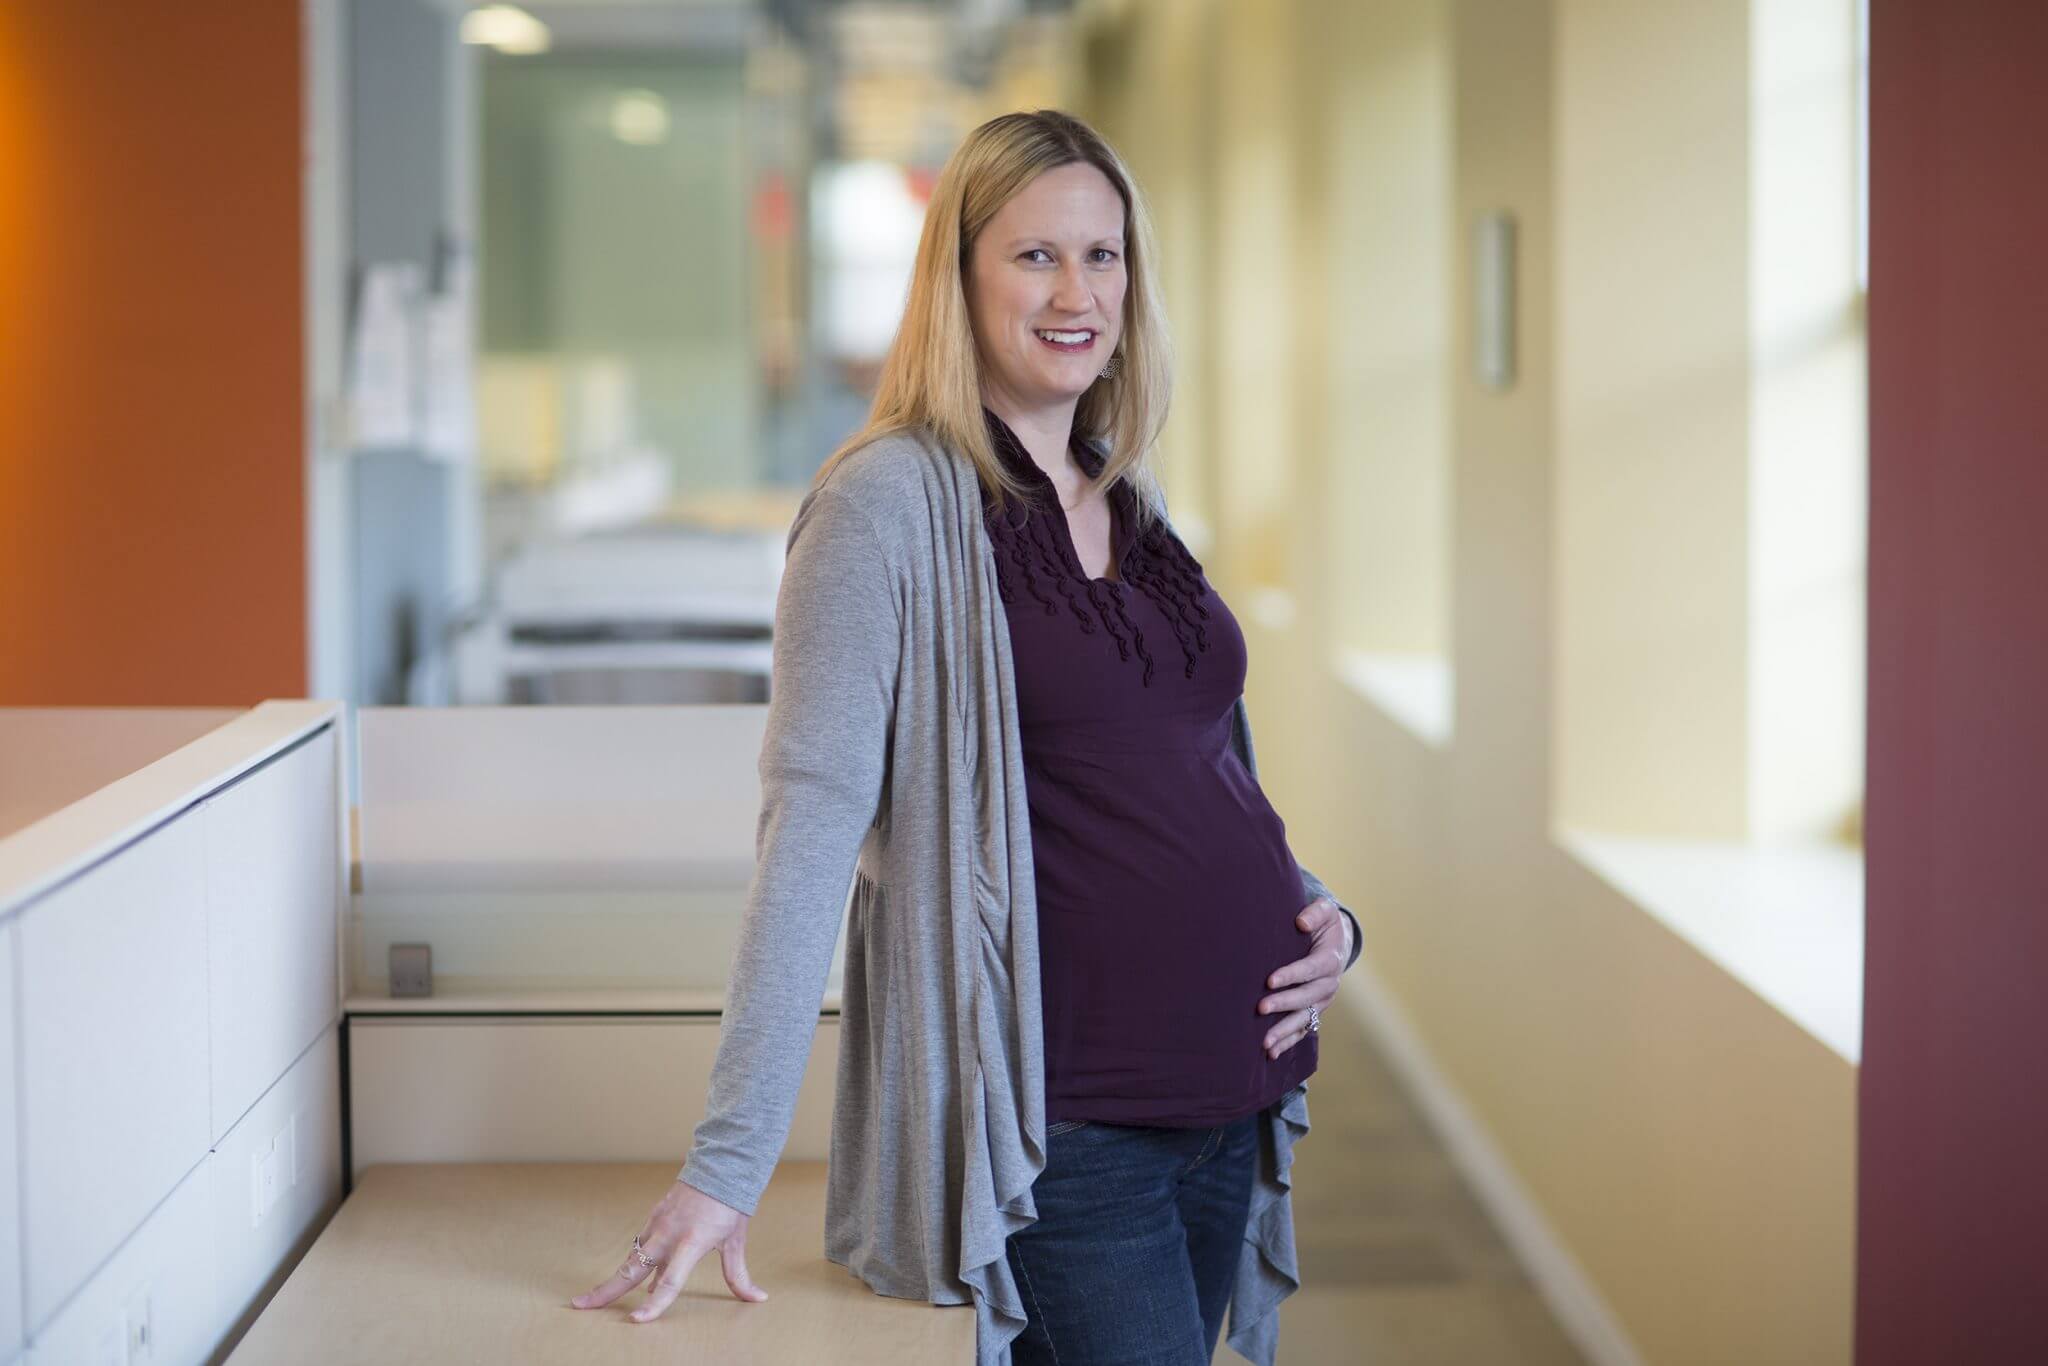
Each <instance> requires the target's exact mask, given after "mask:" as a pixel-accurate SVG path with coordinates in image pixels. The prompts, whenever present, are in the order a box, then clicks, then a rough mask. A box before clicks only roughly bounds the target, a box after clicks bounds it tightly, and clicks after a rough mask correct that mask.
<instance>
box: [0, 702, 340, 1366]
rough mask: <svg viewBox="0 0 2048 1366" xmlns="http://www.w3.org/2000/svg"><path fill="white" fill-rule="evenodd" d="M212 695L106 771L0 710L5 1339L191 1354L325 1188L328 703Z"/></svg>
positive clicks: (331, 1063) (335, 805)
mask: <svg viewBox="0 0 2048 1366" xmlns="http://www.w3.org/2000/svg"><path fill="white" fill-rule="evenodd" d="M220 715H221V716H225V717H226V719H225V720H224V721H223V722H222V723H221V724H218V725H214V726H211V727H210V728H207V729H205V730H204V731H203V732H202V733H199V734H197V735H196V738H191V737H190V736H189V732H191V731H193V730H195V729H197V727H195V725H194V721H195V718H194V717H192V716H189V715H188V716H182V717H178V716H170V715H169V714H167V716H168V721H167V725H169V727H170V728H169V729H168V730H164V731H160V732H159V738H161V736H162V735H164V734H171V733H173V732H175V731H177V729H178V727H183V729H184V731H185V732H187V733H186V734H178V736H177V739H178V743H176V744H175V745H173V746H171V747H169V748H168V749H167V750H165V751H163V752H162V753H161V757H155V758H153V759H151V760H149V761H147V762H144V763H142V764H141V765H140V766H139V767H137V768H136V769H135V770H134V771H132V772H129V773H126V774H125V775H122V776H118V777H114V778H112V779H111V780H108V779H107V773H108V770H107V766H106V762H105V760H106V756H105V754H104V753H103V752H98V751H96V752H94V753H93V754H92V755H90V756H85V754H84V751H82V750H76V749H67V748H66V747H65V746H63V745H59V744H54V743H52V742H51V738H50V735H49V733H48V732H47V730H46V729H44V727H45V726H46V725H47V724H48V723H49V722H50V721H51V717H50V715H49V714H48V713H38V712H34V711H29V710H20V711H5V710H0V768H4V769H5V770H6V771H7V775H8V777H7V787H8V788H9V790H10V791H11V792H13V793H15V794H16V799H17V805H16V809H17V810H24V809H27V807H28V805H29V803H28V801H27V800H26V799H23V798H21V796H20V794H21V793H22V792H23V791H24V790H26V789H32V788H35V787H37V786H38V785H40V787H41V790H42V791H43V792H44V793H45V794H52V793H54V794H58V796H59V797H61V798H62V800H57V799H55V798H52V799H51V800H49V801H46V802H45V805H46V806H48V807H50V808H51V809H48V810H47V811H46V812H42V813H38V812H36V811H34V810H28V815H29V816H30V817H32V819H27V820H25V821H24V822H23V823H21V824H20V825H19V827H18V828H16V829H14V830H13V831H12V832H11V833H10V834H8V835H7V836H6V837H5V838H0V958H4V959H5V960H9V961H8V962H7V967H8V970H7V971H5V972H0V992H4V995H5V1000H4V1005H5V1010H4V1012H0V1016H4V1025H0V1036H4V1035H8V1034H11V1035H12V1036H13V1037H12V1040H11V1045H12V1046H10V1047H6V1048H0V1059H4V1060H5V1064H7V1065H11V1064H13V1063H14V1062H15V1060H16V1059H18V1060H19V1070H18V1072H14V1073H12V1074H11V1075H9V1071H10V1068H9V1066H7V1065H0V1081H4V1083H5V1085H4V1091H0V1094H4V1097H5V1099H4V1102H0V1104H4V1107H5V1109H6V1111H7V1114H6V1116H5V1117H6V1118H7V1119H8V1121H9V1122H8V1123H7V1124H6V1125H5V1138H4V1139H0V1217H5V1220H6V1222H5V1225H4V1227H0V1272H6V1271H8V1270H9V1264H10V1263H12V1265H13V1266H14V1267H16V1268H18V1273H19V1274H5V1275H0V1361H15V1360H21V1359H26V1360H27V1361H30V1362H34V1363H38V1364H39V1366H40V1364H41V1363H56V1362H63V1363H73V1362H85V1361H94V1362H97V1361H128V1360H148V1361H153V1362H186V1361H203V1360H206V1359H207V1358H208V1357H209V1356H210V1355H211V1354H212V1353H214V1351H215V1350H216V1349H217V1348H218V1347H219V1346H221V1345H222V1344H223V1343H224V1342H226V1341H227V1340H229V1339H230V1338H231V1336H232V1335H233V1334H234V1333H235V1331H236V1329H237V1326H238V1324H239V1323H240V1322H242V1321H243V1320H244V1319H246V1318H248V1317H251V1316H252V1311H253V1310H254V1309H255V1308H257V1307H259V1301H260V1299H261V1298H262V1297H263V1296H264V1295H265V1294H266V1293H267V1289H268V1287H269V1286H270V1285H271V1284H272V1283H273V1282H274V1281H276V1280H279V1279H281V1276H282V1274H283V1273H284V1272H286V1271H288V1269H289V1265H290V1262H291V1261H292V1259H293V1257H294V1255H295V1250H296V1249H298V1248H300V1247H301V1246H303V1245H304V1244H305V1243H306V1242H307V1241H308V1240H309V1238H310V1235H311V1234H313V1233H314V1232H316V1231H317V1228H318V1227H319V1226H320V1225H321V1224H322V1223H324V1220H325V1218H326V1216H327V1214H328V1212H330V1211H331V1210H332V1208H333V1207H334V1205H335V1203H336V1202H337V1201H338V1200H339V1197H340V1166H341V1163H340V1135H341V1118H340V1115H341V1095H340V1083H339V1072H338V1062H339V1058H338V1039H339V1028H338V1026H339V1018H340V959H339V948H338V942H339V933H340V906H341V904H342V900H343V898H344V896H345V892H346V888H345V884H344V882H343V878H344V876H345V870H346V867H347V859H346V844H345V840H344V830H345V826H344V824H343V820H342V804H343V800H344V798H343V794H342V790H341V785H340V784H341V773H342V766H341V763H340V760H341V757H342V749H341V745H342V732H343V714H342V712H341V710H340V708H338V707H337V706H336V705H335V704H332V703H323V702H270V703H265V704H263V705H261V706H259V707H256V708H254V709H252V710H250V711H247V712H239V713H221V714H220ZM79 719H80V718H79V717H78V716H77V715H75V714H74V715H72V716H71V717H69V718H68V721H67V722H66V723H67V724H69V723H73V722H76V721H78V720H79ZM108 724H109V727H110V729H111V730H118V729H120V728H122V727H127V728H129V729H131V730H132V729H135V728H136V727H137V724H138V718H137V716H136V715H135V714H134V713H131V712H128V711H127V710H126V709H110V710H109V721H108ZM137 752H138V753H140V752H145V751H142V750H138V751H137ZM67 753H78V754H80V755H81V758H82V762H87V763H88V765H89V767H90V770H91V773H92V780H93V781H97V782H100V783H101V785H100V786H98V787H97V788H95V789H92V790H89V791H87V792H85V793H84V795H75V793H76V791H77V789H78V786H79V784H80V781H81V779H80V776H79V774H78V773H77V772H71V773H65V772H63V771H61V770H62V769H63V767H64V764H65V755H66V754H67ZM31 768H33V770H34V772H31V771H30V770H31ZM32 795H33V794H32V793H31V796H32ZM17 1135H18V1136H19V1144H20V1149H19V1152H18V1154H13V1155H12V1156H11V1157H10V1155H9V1154H8V1153H7V1151H6V1148H7V1147H8V1146H9V1145H11V1144H12V1143H13V1141H14V1140H15V1138H16V1136H17ZM17 1172H19V1174H20V1177H21V1184H20V1187H19V1188H18V1189H16V1188H15V1187H14V1185H13V1179H14V1177H15V1176H16V1173H17ZM17 1291H18V1292H19V1293H18V1294H17Z"/></svg>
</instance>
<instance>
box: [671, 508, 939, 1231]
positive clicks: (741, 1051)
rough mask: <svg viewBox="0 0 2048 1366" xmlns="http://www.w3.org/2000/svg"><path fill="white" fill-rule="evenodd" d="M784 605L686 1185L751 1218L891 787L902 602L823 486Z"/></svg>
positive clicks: (802, 530) (858, 528)
mask: <svg viewBox="0 0 2048 1366" xmlns="http://www.w3.org/2000/svg"><path fill="white" fill-rule="evenodd" d="M786 551H787V556H786V560H785V563H784V567H783V574H782V584H781V587H780V589H779V590H778V592H777V595H776V603H775V631H774V636H773V637H772V644H771V662H770V677H769V695H768V718H767V730H766V733H765V735H764V737H763V739H762V742H761V758H760V774H761V814H760V819H759V821H758V823H757V826H756V831H755V862H754V872H753V879H752V882H751V884H750V886H749V888H748V891H747V898H746V905H745V908H744V911H743V912H742V918H741V922H740V930H739V942H738V944H737V946H736V947H735V949H734V953H733V962H732V973H731V980H730V983H729V987H728V991H727V997H726V1004H725V1011H724V1014H723V1015H722V1016H721V1017H720V1020H719V1028H718V1054H717V1057H716V1059H715V1060H714V1062H713V1063H712V1068H711V1084H710V1089H709V1092H708V1094H707V1096H706V1099H705V1105H704V1118H703V1121H702V1122H701V1123H699V1124H698V1125H697V1128H696V1131H695V1136H694V1143H693V1146H692V1147H691V1150H690V1153H689V1156H688V1158H687V1159H686V1160H685V1162H684V1164H683V1168H682V1171H681V1173H680V1176H679V1178H678V1179H680V1180H682V1181H685V1182H687V1183H688V1184H690V1185H691V1186H694V1187H695V1188H697V1189H698V1190H700V1191H702V1192H704V1193H705V1194H706V1195H710V1196H712V1197H714V1198H715V1199H718V1200H720V1201H723V1202H724V1203H725V1204H728V1205H730V1206H732V1207H733V1208H734V1209H737V1210H739V1211H741V1212H742V1213H745V1214H748V1215H751V1214H753V1213H754V1211H755V1208H756V1207H757V1205H758V1204H759V1201H760V1198H761V1194H762V1192H763V1191H764V1190H765V1189H766V1188H767V1186H768V1179H769V1177H770V1176H771V1175H772V1174H773V1173H774V1170H775V1165H776V1163H777V1162H778V1161H779V1160H780V1159H781V1156H782V1149H783V1146H784V1144H785V1143H786V1142H787V1141H788V1138H789V1127H790V1123H791V1120H792V1118H793V1117H794V1114H795V1111H796V1097H797V1090H798V1088H799V1087H800V1085H801V1084H802V1082H803V1076H804V1069H805V1067H806V1065H807V1064H808V1062H809V1059H810V1053H811V1044H812V1041H813V1038H814V1037H815V1035H816V1033H817V1028H818V1017H819V1008H820V1005H821V1003H822V1001H823V999H824V993H825V981H826V978H827V975H828V973H829V970H830V968H831V965H832V950H833V948H834V946H835V945H836V944H837V942H838V938H839V931H840V927H841V925H842V923H843V922H844V918H845V911H846V898H847V892H848V889H849V888H850V887H851V885H852V882H853V875H854V868H855V865H856V863H857V862H858V860H859V857H860V847H861V842H862V840H863V839H864V838H865V836H866V833H867V830H868V827H869V826H870V825H871V824H873V823H874V820H875V817H876V814H877V811H878V809H879V804H880V801H881V794H882V786H883V782H884V779H885V776H886V771H887V761H888V750H889V737H890V730H891V725H892V719H893V716H894V712H895V699H896V683H897V670H898V665H899V661H900V656H901V650H902V623H901V616H900V611H901V609H900V601H899V598H898V595H897V592H896V587H895V581H894V576H893V574H892V573H891V571H890V569H889V567H888V564H887V561H886V558H885V555H884V553H883V550H882V547H881V545H880V543H879V542H878V540H877V539H876V536H875V531H874V527H873V525H872V524H871V523H870V522H869V521H868V518H867V514H866V513H864V512H863V511H862V510H861V508H860V506H859V505H858V504H857V503H855V502H854V501H852V500H851V499H850V498H849V497H848V496H847V495H846V494H844V493H842V492H839V491H837V490H834V489H832V488H831V487H830V486H824V487H820V488H815V489H813V490H812V491H811V492H810V493H809V494H807V495H806V496H805V498H804V501H803V503H802V505H801V506H800V507H799V508H798V510H797V515H796V519H795V521H794V523H793V524H792V525H791V527H790V532H789V540H788V543H787V546H786Z"/></svg>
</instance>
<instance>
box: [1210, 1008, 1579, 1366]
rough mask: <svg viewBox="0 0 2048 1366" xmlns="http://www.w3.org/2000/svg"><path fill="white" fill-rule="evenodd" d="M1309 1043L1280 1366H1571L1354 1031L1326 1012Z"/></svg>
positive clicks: (1444, 1162)
mask: <svg viewBox="0 0 2048 1366" xmlns="http://www.w3.org/2000/svg"><path fill="white" fill-rule="evenodd" d="M1323 1030H1324V1039H1323V1044H1322V1059H1321V1063H1320V1065H1319V1067H1318V1068H1317V1070H1316V1073H1315V1075H1314V1076H1313V1077H1311V1078H1310V1079H1309V1118H1310V1125H1311V1127H1310V1130H1309V1135H1308V1137H1307V1138H1305V1139H1303V1140H1302V1142H1301V1145H1300V1146H1299V1147H1298V1148H1296V1149H1295V1166H1294V1192H1295V1197H1294V1231H1295V1246H1296V1250H1297V1252H1298V1253H1299V1255H1300V1258H1301V1272H1302V1286H1301V1289H1300V1290H1299V1291H1297V1292H1296V1293H1295V1294H1294V1295H1293V1296H1291V1297H1290V1298H1289V1299H1288V1300H1287V1302H1286V1304H1285V1305H1284V1306H1283V1307H1282V1308H1281V1311H1280V1312H1281V1315H1282V1320H1281V1328H1280V1366H1583V1362H1584V1358H1582V1357H1581V1356H1580V1355H1579V1353H1578V1352H1577V1351H1576V1350H1575V1349H1574V1348H1573V1346H1572V1345H1571V1342H1570V1341H1569V1340H1568V1339H1567V1338H1566V1337H1565V1335H1564V1332H1563V1330H1562V1329H1560V1328H1559V1327H1558V1325H1557V1321H1556V1319H1555V1318H1553V1317H1552V1315H1551V1313H1550V1310H1549V1308H1548V1307H1547V1306H1546V1305H1545V1304H1544V1303H1543V1300H1542V1297H1541V1296H1540V1295H1539V1294H1537V1292H1536V1288H1535V1286H1534V1285H1533V1284H1532V1283H1531V1282H1530V1280H1529V1278H1528V1276H1527V1275H1526V1274H1525V1273H1524V1272H1523V1270H1522V1268H1521V1266H1520V1265H1519V1264H1518V1263H1517V1262H1516V1261H1515V1259H1514V1257H1513V1255H1512V1254H1511V1253H1510V1252H1509V1251H1508V1248H1507V1245H1506V1243H1504V1242H1503V1241H1502V1240H1501V1236H1500V1234H1499V1233H1498V1232H1497V1231H1496V1230H1495V1228H1494V1226H1493V1224H1492V1222H1491V1221H1490V1220H1489V1219H1488V1218H1487V1215H1486V1213H1485V1211H1484V1210H1482V1209H1481V1208H1480V1205H1479V1203H1478V1201H1477V1200H1476V1199H1475V1198H1474V1196H1473V1194H1472V1192H1471V1190H1470V1189H1469V1188H1468V1187H1467V1186H1466V1185H1465V1183H1464V1181H1463V1180H1462V1179H1461V1178H1460V1176H1459V1174H1458V1171H1457V1169H1456V1168H1455V1167H1454V1166H1452V1165H1451V1160H1450V1156H1449V1154H1448V1153H1446V1152H1445V1150H1444V1149H1443V1147H1442V1146H1441V1145H1440V1144H1439V1143H1438V1142H1437V1140H1436V1138H1435V1136H1434V1135H1433V1134H1431V1132H1430V1130H1429V1127H1428V1125H1427V1124H1426V1123H1425V1121H1424V1120H1423V1117H1422V1113H1421V1112H1420V1111H1419V1110H1418V1109H1417V1108H1416V1107H1415V1105H1414V1104H1413V1103H1411V1102H1410V1101H1409V1099H1408V1097H1407V1095H1406V1094H1404V1093H1403V1091H1402V1090H1401V1087H1400V1085H1399V1083H1398V1082H1397V1081H1396V1080H1395V1078H1394V1075H1393V1073H1392V1072H1391V1071H1390V1070H1389V1069H1388V1068H1387V1066H1386V1064H1385V1063H1384V1062H1383V1061H1382V1060H1381V1058H1380V1055H1379V1054H1378V1052H1377V1051H1376V1050H1375V1048H1374V1046H1373V1044H1372V1043H1371V1041H1370V1040H1369V1039H1368V1038H1367V1036H1366V1034H1365V1032H1364V1030H1363V1028H1362V1027H1361V1026H1360V1025H1358V1024H1357V1023H1356V1022H1355V1021H1353V1020H1351V1019H1350V1018H1349V1016H1348V1012H1341V1011H1340V1012H1334V1013H1333V1014H1332V1016H1331V1017H1330V1018H1329V1019H1327V1020H1326V1021H1325V1022H1324V1025H1323ZM1215 1359H1216V1361H1217V1362H1219V1363H1227V1364H1229V1366H1239V1364H1240V1363H1242V1361H1243V1358H1242V1357H1240V1356H1238V1354H1237V1353H1236V1352H1234V1351H1232V1350H1231V1349H1230V1348H1229V1347H1227V1346H1223V1345H1220V1344H1219V1345H1218V1347H1217V1349H1216V1357H1215Z"/></svg>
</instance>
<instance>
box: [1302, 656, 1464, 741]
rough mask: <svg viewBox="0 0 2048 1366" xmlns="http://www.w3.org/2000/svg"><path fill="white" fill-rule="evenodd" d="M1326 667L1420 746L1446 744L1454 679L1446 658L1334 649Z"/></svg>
mask: <svg viewBox="0 0 2048 1366" xmlns="http://www.w3.org/2000/svg"><path fill="white" fill-rule="evenodd" d="M1330 666H1331V668H1333V669H1334V670H1335V671H1336V674H1337V677H1339V678H1341V679H1343V680H1344V682H1345V683H1346V684H1347V685H1348V686H1349V687H1350V688H1351V690H1352V691H1353V692H1355V693H1357V694H1358V695H1359V696H1360V697H1363V698H1364V699H1365V700H1366V701H1368V702H1370V703H1372V704H1373V706H1375V707H1377V708H1379V710H1380V711H1382V712H1384V713H1385V714H1386V715H1387V716H1388V717H1389V718H1390V719H1391V720H1393V721H1394V722H1395V723H1396V724H1397V725H1399V726H1400V727H1401V728H1402V729H1404V730H1406V731H1408V732H1409V733H1410V734H1411V735H1413V736H1415V737H1416V738H1417V739H1418V740H1421V741H1422V742H1423V743H1424V744H1426V745H1429V746H1430V747H1431V748H1433V749H1443V748H1445V747H1447V746H1448V745H1449V744H1450V742H1451V721H1452V714H1453V713H1452V704H1453V699H1454V697H1455V696H1456V687H1457V680H1456V676H1455V674H1454V673H1453V672H1452V669H1451V661H1450V660H1449V659H1448V658H1447V657H1446V656H1443V655H1427V654H1392V653H1388V652H1385V651H1375V650H1338V651H1336V652H1335V653H1334V654H1333V655H1332V657H1331V660H1330Z"/></svg>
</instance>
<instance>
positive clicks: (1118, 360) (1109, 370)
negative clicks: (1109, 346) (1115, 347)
mask: <svg viewBox="0 0 2048 1366" xmlns="http://www.w3.org/2000/svg"><path fill="white" fill-rule="evenodd" d="M1122 362H1123V353H1122V352H1121V351H1119V352H1116V353H1114V354H1112V355H1111V356H1110V358H1109V364H1107V365H1105V366H1103V367H1102V377H1103V378H1104V379H1115V378H1116V372H1117V370H1118V368H1119V366H1120V365H1121V364H1122Z"/></svg>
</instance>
